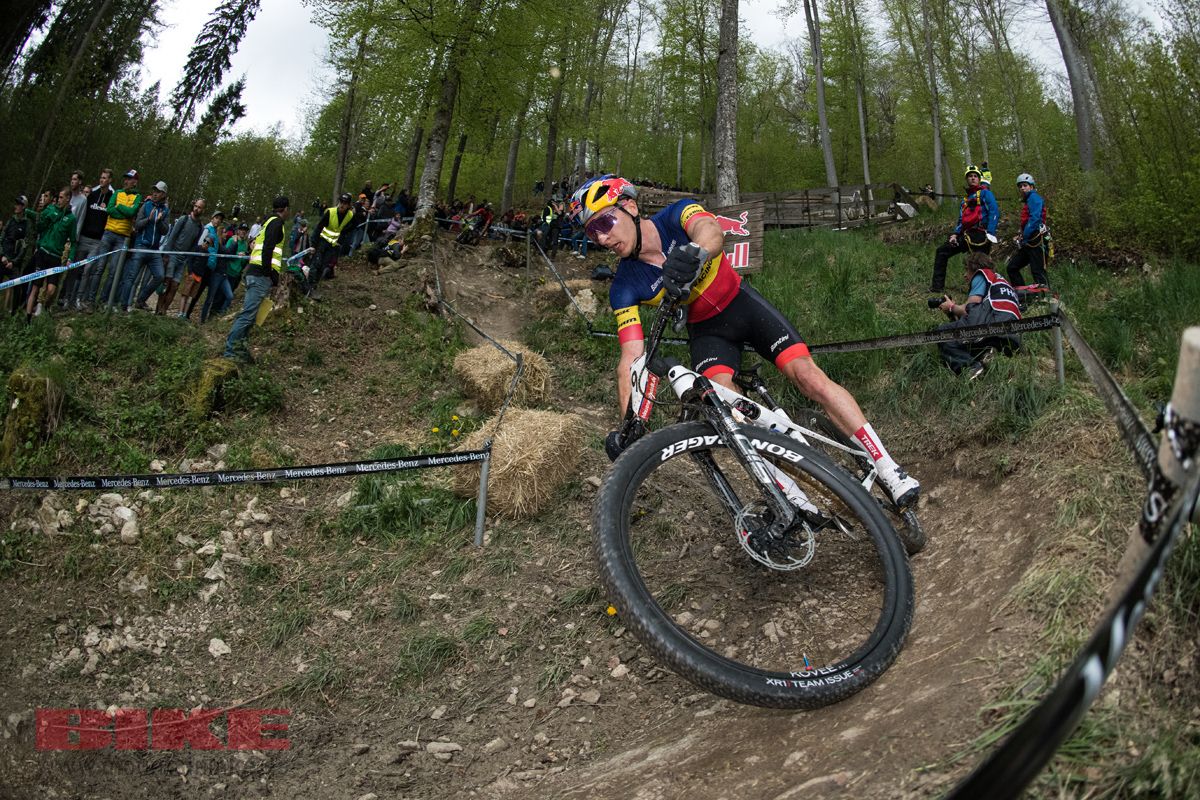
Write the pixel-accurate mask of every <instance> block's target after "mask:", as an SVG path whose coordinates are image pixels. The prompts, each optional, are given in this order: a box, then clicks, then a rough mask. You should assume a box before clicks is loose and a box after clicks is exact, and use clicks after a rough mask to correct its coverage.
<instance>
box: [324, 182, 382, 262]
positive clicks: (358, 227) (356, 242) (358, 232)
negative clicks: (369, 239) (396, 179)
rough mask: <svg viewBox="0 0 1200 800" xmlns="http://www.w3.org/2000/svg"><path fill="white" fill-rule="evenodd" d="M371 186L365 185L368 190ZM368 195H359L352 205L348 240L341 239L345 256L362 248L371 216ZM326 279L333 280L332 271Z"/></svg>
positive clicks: (347, 234)
mask: <svg viewBox="0 0 1200 800" xmlns="http://www.w3.org/2000/svg"><path fill="white" fill-rule="evenodd" d="M370 186H371V184H369V183H368V184H367V187H368V188H370ZM368 197H369V195H366V194H360V195H359V196H358V202H356V203H355V204H354V218H353V219H352V220H351V221H350V230H349V231H348V232H347V233H346V236H347V237H349V238H343V239H342V250H343V252H345V254H346V255H348V256H352V255H354V251H355V250H357V249H358V248H359V247H361V246H362V243H363V237H365V236H366V235H367V228H366V225H367V221H368V220H369V219H370V216H371V202H370V200H369V199H368ZM326 277H327V278H331V279H332V278H333V277H334V275H333V269H332V268H331V269H330V270H329V275H327V276H326Z"/></svg>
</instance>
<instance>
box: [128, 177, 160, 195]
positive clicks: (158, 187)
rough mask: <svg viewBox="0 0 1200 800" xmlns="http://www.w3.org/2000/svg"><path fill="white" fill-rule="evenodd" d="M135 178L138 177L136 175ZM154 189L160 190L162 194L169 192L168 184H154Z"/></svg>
mask: <svg viewBox="0 0 1200 800" xmlns="http://www.w3.org/2000/svg"><path fill="white" fill-rule="evenodd" d="M134 177H135V178H136V177H137V176H136V175H135V176H134ZM154 188H155V189H158V190H159V191H160V192H165V191H166V190H167V182H166V181H159V182H158V183H156V184H154Z"/></svg>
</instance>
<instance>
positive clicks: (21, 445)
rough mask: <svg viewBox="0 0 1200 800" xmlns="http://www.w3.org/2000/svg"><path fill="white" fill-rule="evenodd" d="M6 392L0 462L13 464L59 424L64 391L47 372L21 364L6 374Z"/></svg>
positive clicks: (8, 465) (12, 465)
mask: <svg viewBox="0 0 1200 800" xmlns="http://www.w3.org/2000/svg"><path fill="white" fill-rule="evenodd" d="M8 396H9V397H10V398H12V399H11V400H10V401H9V404H8V415H7V416H6V417H5V418H4V440H3V444H2V445H0V464H3V466H4V467H6V468H12V467H14V466H16V460H17V457H18V456H20V455H21V454H22V453H23V452H24V451H25V450H26V449H28V448H32V447H33V446H34V445H36V444H38V443H40V442H41V441H42V440H43V439H44V438H45V437H46V436H49V435H50V434H51V433H53V432H54V429H55V428H57V427H58V423H59V421H60V419H61V418H62V406H63V399H64V398H65V397H66V393H65V392H64V391H63V387H62V384H61V383H60V382H59V381H58V380H57V379H56V378H55V377H53V376H52V375H50V373H48V372H46V371H45V370H39V369H36V368H34V367H32V366H30V365H28V364H23V365H21V366H19V367H17V368H16V369H15V370H13V371H12V374H11V375H9V376H8Z"/></svg>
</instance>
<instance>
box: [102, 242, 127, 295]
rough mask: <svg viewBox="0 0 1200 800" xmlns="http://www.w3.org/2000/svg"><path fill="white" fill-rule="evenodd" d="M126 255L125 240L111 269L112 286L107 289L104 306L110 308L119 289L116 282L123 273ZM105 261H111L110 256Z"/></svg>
mask: <svg viewBox="0 0 1200 800" xmlns="http://www.w3.org/2000/svg"><path fill="white" fill-rule="evenodd" d="M128 255H129V243H128V242H126V243H125V246H124V247H122V248H121V253H120V255H118V256H117V264H116V266H115V267H113V269H112V270H111V272H112V279H113V280H112V288H111V289H109V291H108V300H107V302H105V304H104V307H105V308H109V309H111V308H112V305H113V303H114V302H116V299H117V292H118V291H119V290H120V286H119V285H118V284H120V283H121V278H122V276H124V274H125V259H126V257H127V256H128ZM105 261H106V262H108V263H111V257H110V258H108V259H105Z"/></svg>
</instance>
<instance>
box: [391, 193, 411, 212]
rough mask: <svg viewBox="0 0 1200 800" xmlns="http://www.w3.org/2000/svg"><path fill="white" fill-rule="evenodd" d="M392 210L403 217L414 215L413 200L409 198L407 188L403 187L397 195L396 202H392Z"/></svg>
mask: <svg viewBox="0 0 1200 800" xmlns="http://www.w3.org/2000/svg"><path fill="white" fill-rule="evenodd" d="M392 211H393V212H394V213H396V214H399V215H400V216H402V217H411V216H412V201H411V200H409V198H408V190H407V189H401V190H400V194H398V195H396V202H395V203H393V204H392Z"/></svg>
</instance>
